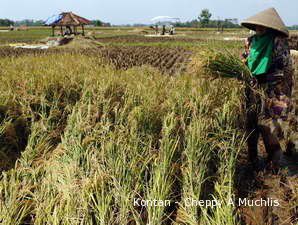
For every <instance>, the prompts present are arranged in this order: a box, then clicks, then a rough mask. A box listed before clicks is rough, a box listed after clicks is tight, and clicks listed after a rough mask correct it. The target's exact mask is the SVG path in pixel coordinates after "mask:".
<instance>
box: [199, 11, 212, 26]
mask: <svg viewBox="0 0 298 225" xmlns="http://www.w3.org/2000/svg"><path fill="white" fill-rule="evenodd" d="M211 16H212V14H211V13H210V12H209V9H203V10H202V12H201V14H200V15H199V17H198V18H199V20H200V25H201V27H206V26H207V25H208V24H209V22H210V18H211Z"/></svg>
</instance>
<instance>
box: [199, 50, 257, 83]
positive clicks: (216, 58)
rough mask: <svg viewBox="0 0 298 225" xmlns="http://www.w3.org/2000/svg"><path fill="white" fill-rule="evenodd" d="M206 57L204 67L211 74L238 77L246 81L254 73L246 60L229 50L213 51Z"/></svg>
mask: <svg viewBox="0 0 298 225" xmlns="http://www.w3.org/2000/svg"><path fill="white" fill-rule="evenodd" d="M205 59H206V61H205V63H204V68H205V69H206V71H207V72H208V73H209V74H210V75H218V76H219V77H230V78H237V79H240V80H243V81H245V82H250V81H251V80H252V74H251V72H250V70H249V69H248V67H247V66H246V65H245V64H244V62H242V61H241V59H240V58H239V57H237V56H235V55H234V54H232V53H231V52H229V51H227V50H224V51H222V52H218V51H211V52H209V53H208V54H207V57H205Z"/></svg>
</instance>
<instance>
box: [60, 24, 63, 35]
mask: <svg viewBox="0 0 298 225" xmlns="http://www.w3.org/2000/svg"><path fill="white" fill-rule="evenodd" d="M60 32H61V36H63V29H62V26H60Z"/></svg>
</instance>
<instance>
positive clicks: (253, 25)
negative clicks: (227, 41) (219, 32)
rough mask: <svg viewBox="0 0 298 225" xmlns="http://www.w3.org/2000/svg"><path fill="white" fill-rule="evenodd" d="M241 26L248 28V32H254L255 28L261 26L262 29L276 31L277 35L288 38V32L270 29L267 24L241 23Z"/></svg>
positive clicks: (274, 28)
mask: <svg viewBox="0 0 298 225" xmlns="http://www.w3.org/2000/svg"><path fill="white" fill-rule="evenodd" d="M241 26H243V27H246V28H248V29H250V30H254V31H255V30H256V26H263V27H267V28H269V29H272V30H274V31H276V32H277V33H279V34H281V35H283V36H285V37H289V36H290V34H289V32H288V31H286V30H280V29H277V28H276V27H270V26H268V25H267V24H263V23H260V22H247V21H243V22H242V23H241Z"/></svg>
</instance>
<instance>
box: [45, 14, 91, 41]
mask: <svg viewBox="0 0 298 225" xmlns="http://www.w3.org/2000/svg"><path fill="white" fill-rule="evenodd" d="M90 23H91V21H90V20H88V19H86V18H83V17H81V16H78V15H76V14H74V13H73V12H63V13H61V14H59V15H56V16H52V17H50V18H49V19H48V20H47V21H46V22H45V24H46V25H48V26H51V27H52V33H53V36H54V33H55V27H60V30H61V35H64V34H75V35H76V34H78V31H77V27H82V34H83V35H84V34H85V31H84V26H85V25H88V24H90ZM71 27H73V29H72V28H71ZM63 28H66V32H65V33H63Z"/></svg>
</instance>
